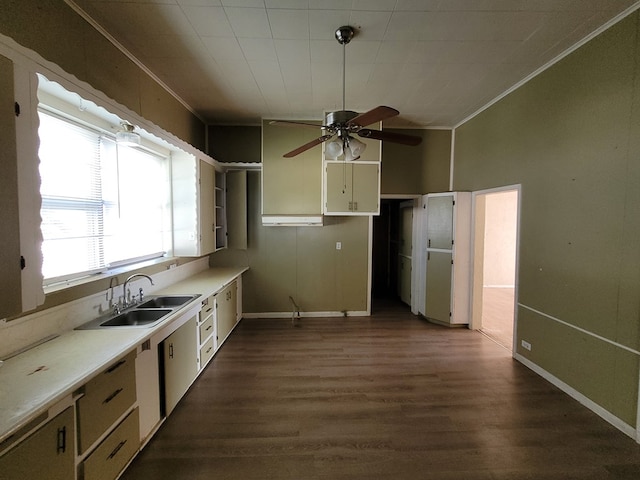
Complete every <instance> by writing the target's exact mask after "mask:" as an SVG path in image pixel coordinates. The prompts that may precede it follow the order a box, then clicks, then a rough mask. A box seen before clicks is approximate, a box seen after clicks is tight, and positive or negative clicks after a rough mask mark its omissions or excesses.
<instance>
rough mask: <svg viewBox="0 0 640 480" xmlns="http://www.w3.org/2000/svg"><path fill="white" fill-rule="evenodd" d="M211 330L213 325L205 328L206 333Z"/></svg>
mask: <svg viewBox="0 0 640 480" xmlns="http://www.w3.org/2000/svg"><path fill="white" fill-rule="evenodd" d="M212 328H213V325H209V326H208V327H207V328H205V330H206V331H209V330H211V329H212Z"/></svg>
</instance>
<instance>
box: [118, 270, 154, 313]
mask: <svg viewBox="0 0 640 480" xmlns="http://www.w3.org/2000/svg"><path fill="white" fill-rule="evenodd" d="M135 277H144V278H146V279H147V280H149V281H150V282H151V285H154V283H153V280H152V279H151V277H150V276H149V275H145V274H144V273H134V274H133V275H131V276H130V277H129V278H127V279H126V280H125V281H124V283H123V284H122V308H123V309H125V308H127V307H129V306H130V305H129V302H127V285H128V284H129V281H130V280H131V279H133V278H135ZM143 296H144V291H143V290H142V288H141V289H140V300H139V301H140V302H142V297H143ZM135 303H136V301H135V295H134V300H133V301H132V302H131V305H134V304H135Z"/></svg>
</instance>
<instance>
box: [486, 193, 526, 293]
mask: <svg viewBox="0 0 640 480" xmlns="http://www.w3.org/2000/svg"><path fill="white" fill-rule="evenodd" d="M517 209H518V194H517V192H516V191H508V192H498V193H491V194H488V195H487V196H486V200H485V222H486V223H485V237H484V285H483V286H485V287H497V286H500V287H513V286H514V285H515V271H516V264H515V262H516V228H517V225H516V222H514V221H513V219H514V218H517Z"/></svg>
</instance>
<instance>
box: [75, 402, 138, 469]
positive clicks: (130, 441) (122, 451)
mask: <svg viewBox="0 0 640 480" xmlns="http://www.w3.org/2000/svg"><path fill="white" fill-rule="evenodd" d="M138 422H139V418H138V409H137V408H136V409H135V410H133V411H132V412H131V413H130V414H129V415H128V416H127V417H126V418H125V419H124V420H123V421H122V422H121V423H120V425H118V426H117V427H116V428H115V429H114V430H113V432H111V433H110V434H109V436H108V437H107V438H105V439H104V440H103V441H102V443H100V445H99V446H98V447H97V448H96V449H95V450H94V451H93V452H92V453H91V455H89V456H88V457H87V458H86V460H85V461H84V462H83V464H82V467H81V469H82V471H83V473H84V475H83V478H84V480H114V479H115V478H117V477H118V475H119V474H120V472H121V471H122V470H123V469H124V467H125V466H126V465H127V463H129V460H131V459H132V458H133V456H134V455H135V454H136V452H137V451H138V447H139V445H140V441H139V438H140V437H139V433H138Z"/></svg>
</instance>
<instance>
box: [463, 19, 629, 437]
mask: <svg viewBox="0 0 640 480" xmlns="http://www.w3.org/2000/svg"><path fill="white" fill-rule="evenodd" d="M639 15H640V14H638V13H637V12H636V13H634V14H633V15H631V16H630V17H628V18H626V19H624V20H623V21H621V22H620V23H618V24H616V25H615V26H613V27H612V28H610V29H608V30H607V31H605V32H604V33H602V34H601V35H599V36H598V37H596V38H595V39H594V40H592V41H590V42H589V43H587V44H586V45H584V46H583V47H581V48H580V49H578V50H577V51H575V52H573V53H572V54H571V55H569V56H568V57H566V58H565V59H563V60H562V61H561V62H559V63H558V64H556V65H554V66H553V67H551V68H550V69H548V70H546V71H545V72H544V73H542V74H541V75H539V76H537V77H536V78H534V79H533V80H531V81H529V82H528V83H527V84H525V85H524V86H522V87H521V88H519V89H517V90H516V91H514V92H513V93H511V94H510V95H508V96H507V97H505V98H504V99H503V100H501V101H500V102H498V103H497V104H495V105H493V106H492V107H490V108H489V109H487V110H486V111H484V112H483V113H481V114H480V115H478V116H476V117H475V118H473V119H472V120H470V121H468V122H467V123H465V124H464V125H462V126H460V127H459V128H458V129H457V130H456V137H455V139H456V141H455V170H454V190H472V191H473V190H479V189H486V188H491V187H496V186H500V185H510V184H517V183H520V184H522V196H521V224H520V239H521V240H520V251H519V256H520V257H519V259H520V263H519V278H518V281H519V298H518V301H519V303H520V304H521V306H520V307H519V309H518V333H517V337H518V340H517V344H518V345H520V341H521V340H522V339H524V340H527V341H528V342H530V343H531V344H532V346H533V348H532V350H531V352H529V351H527V350H524V349H522V348H521V347H520V346H519V347H518V353H519V354H521V355H523V356H525V357H527V358H528V359H530V360H531V361H533V362H535V363H536V364H538V365H539V366H540V367H542V368H543V369H545V370H547V371H548V372H550V373H551V374H553V375H555V376H556V377H558V378H559V379H560V380H562V381H564V382H566V383H567V384H569V385H570V386H571V387H573V388H575V389H576V390H578V391H579V392H581V393H583V394H584V395H586V396H587V397H589V398H590V399H592V400H593V401H595V402H596V403H598V404H599V405H601V406H603V407H604V408H606V409H607V410H609V411H610V412H611V413H613V414H614V415H616V416H617V417H618V418H620V419H622V420H623V421H625V422H626V423H628V424H629V425H632V426H635V422H636V408H637V394H638V373H639V365H638V358H639V355H638V353H637V352H638V350H640V336H639V333H640V328H639V327H640V310H639V308H640V267H639V265H640V247H638V246H639V245H640V189H639V188H638V185H640V161H639V158H640V55H639V54H640V40H639V35H638V18H639ZM534 310H535V311H534ZM536 312H539V313H536ZM549 317H553V318H556V319H559V320H561V322H566V323H567V324H569V325H573V326H575V327H578V328H580V329H583V330H585V331H586V332H590V333H592V334H594V335H598V336H601V337H604V338H605V339H607V340H610V341H611V342H613V343H607V342H606V341H603V340H600V339H598V338H597V337H595V336H593V335H589V334H585V333H583V332H581V331H579V330H577V329H574V328H571V327H569V326H567V325H564V324H563V323H561V322H558V321H555V320H552V319H549ZM616 344H618V345H622V346H625V347H628V348H630V349H632V350H634V351H635V352H636V353H633V352H629V351H627V350H625V349H623V348H621V347H620V346H616Z"/></svg>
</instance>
